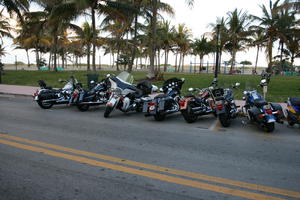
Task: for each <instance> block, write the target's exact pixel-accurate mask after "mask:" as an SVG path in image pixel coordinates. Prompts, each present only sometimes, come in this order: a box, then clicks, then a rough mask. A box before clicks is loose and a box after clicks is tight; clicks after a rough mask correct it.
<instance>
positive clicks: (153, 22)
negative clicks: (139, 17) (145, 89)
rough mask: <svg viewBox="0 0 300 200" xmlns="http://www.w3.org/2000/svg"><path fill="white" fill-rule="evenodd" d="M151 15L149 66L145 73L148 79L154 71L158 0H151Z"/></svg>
mask: <svg viewBox="0 0 300 200" xmlns="http://www.w3.org/2000/svg"><path fill="white" fill-rule="evenodd" d="M152 2H153V3H152V17H151V40H150V46H149V49H150V67H149V71H148V74H147V77H148V78H149V79H152V78H154V77H155V71H154V59H155V49H156V26H157V24H156V22H157V9H158V0H153V1H152Z"/></svg>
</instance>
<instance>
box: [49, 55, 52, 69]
mask: <svg viewBox="0 0 300 200" xmlns="http://www.w3.org/2000/svg"><path fill="white" fill-rule="evenodd" d="M51 59H52V51H50V53H49V61H48V68H49V71H50V70H51Z"/></svg>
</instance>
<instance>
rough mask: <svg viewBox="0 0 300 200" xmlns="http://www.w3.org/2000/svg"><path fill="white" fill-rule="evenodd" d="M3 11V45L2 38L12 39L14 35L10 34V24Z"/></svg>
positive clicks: (0, 35)
mask: <svg viewBox="0 0 300 200" xmlns="http://www.w3.org/2000/svg"><path fill="white" fill-rule="evenodd" d="M2 13H3V10H1V11H0V39H1V42H2V43H3V40H2V38H3V37H9V38H12V35H11V34H10V30H11V27H10V25H9V23H8V22H7V19H6V17H4V16H3V14H2Z"/></svg>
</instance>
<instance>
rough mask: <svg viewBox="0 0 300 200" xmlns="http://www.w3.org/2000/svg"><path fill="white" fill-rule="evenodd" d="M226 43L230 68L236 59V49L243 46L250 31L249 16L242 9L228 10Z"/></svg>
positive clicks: (247, 39) (240, 48)
mask: <svg viewBox="0 0 300 200" xmlns="http://www.w3.org/2000/svg"><path fill="white" fill-rule="evenodd" d="M227 14H228V21H227V26H228V43H227V46H228V47H229V51H230V54H231V68H230V71H231V72H232V70H233V67H234V65H235V61H236V53H237V51H238V50H242V49H244V47H245V44H246V42H247V41H249V36H250V33H251V32H250V31H248V27H249V25H250V23H251V19H250V16H249V15H248V14H247V13H246V12H243V11H242V10H240V11H239V10H238V9H235V10H234V11H231V12H228V13H227Z"/></svg>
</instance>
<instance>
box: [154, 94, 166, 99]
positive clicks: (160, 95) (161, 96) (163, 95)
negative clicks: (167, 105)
mask: <svg viewBox="0 0 300 200" xmlns="http://www.w3.org/2000/svg"><path fill="white" fill-rule="evenodd" d="M166 97H168V95H166V94H159V95H157V96H155V97H154V99H159V98H166Z"/></svg>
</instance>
